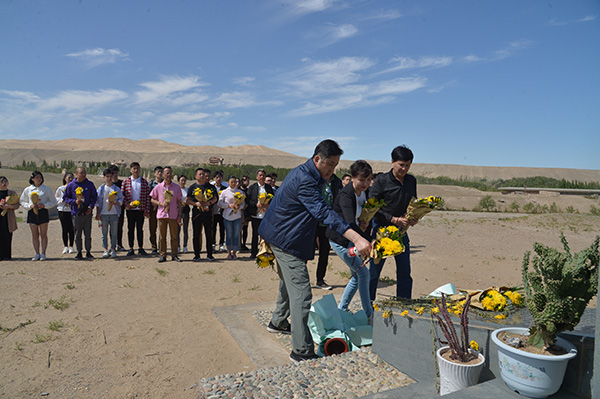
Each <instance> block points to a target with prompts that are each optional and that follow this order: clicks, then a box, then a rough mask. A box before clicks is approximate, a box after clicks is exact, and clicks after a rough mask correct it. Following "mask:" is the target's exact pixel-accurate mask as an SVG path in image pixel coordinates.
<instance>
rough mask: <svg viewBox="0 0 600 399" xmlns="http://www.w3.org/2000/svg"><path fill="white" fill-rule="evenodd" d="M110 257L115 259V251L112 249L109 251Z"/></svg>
mask: <svg viewBox="0 0 600 399" xmlns="http://www.w3.org/2000/svg"><path fill="white" fill-rule="evenodd" d="M110 257H111V258H116V257H117V251H115V250H114V249H113V250H112V251H110Z"/></svg>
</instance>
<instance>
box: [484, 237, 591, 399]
mask: <svg viewBox="0 0 600 399" xmlns="http://www.w3.org/2000/svg"><path fill="white" fill-rule="evenodd" d="M560 239H561V241H562V244H563V247H564V250H565V252H560V251H558V250H556V249H554V248H550V247H547V246H544V245H542V244H539V243H535V244H534V246H533V248H534V251H535V255H534V256H533V259H532V260H531V262H530V253H529V251H528V252H527V253H525V257H524V259H523V285H524V287H525V295H526V297H525V306H527V308H528V310H529V312H530V313H531V318H532V326H531V328H529V329H526V328H503V329H500V330H496V331H494V332H493V334H492V341H493V342H494V343H495V344H496V345H497V346H498V361H499V367H500V370H501V376H502V379H503V380H504V382H505V383H506V385H508V387H509V388H511V389H512V390H514V391H517V392H519V393H520V394H523V395H525V396H530V397H534V398H545V397H547V396H549V395H552V394H553V393H555V392H557V391H558V390H559V389H560V386H561V384H562V381H563V378H564V374H565V371H566V368H567V364H568V362H569V360H570V359H572V358H574V357H575V356H576V355H577V350H576V349H575V347H574V346H573V345H572V344H571V343H570V342H568V341H567V340H565V339H562V338H560V337H557V336H556V335H557V334H558V333H560V332H563V331H571V330H573V329H574V328H575V326H576V325H577V324H578V323H579V320H580V319H581V316H582V315H583V312H584V310H585V308H586V306H587V304H588V302H589V301H590V299H592V297H593V296H594V295H596V293H597V292H598V267H599V260H600V252H598V244H599V242H600V236H599V237H596V240H595V241H594V243H593V244H592V245H591V246H590V247H589V248H587V249H585V250H583V251H581V252H579V253H576V254H572V253H571V250H570V249H569V245H568V243H567V240H566V239H565V237H564V235H562V234H561V237H560ZM530 266H531V268H530ZM526 350H527V351H526Z"/></svg>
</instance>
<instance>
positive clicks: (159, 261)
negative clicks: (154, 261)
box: [158, 256, 167, 263]
mask: <svg viewBox="0 0 600 399" xmlns="http://www.w3.org/2000/svg"><path fill="white" fill-rule="evenodd" d="M166 261H167V257H166V256H161V257H160V258H158V263H163V262H166Z"/></svg>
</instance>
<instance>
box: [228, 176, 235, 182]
mask: <svg viewBox="0 0 600 399" xmlns="http://www.w3.org/2000/svg"><path fill="white" fill-rule="evenodd" d="M231 179H237V176H234V175H229V177H228V178H227V181H229V180H231Z"/></svg>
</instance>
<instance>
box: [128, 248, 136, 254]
mask: <svg viewBox="0 0 600 399" xmlns="http://www.w3.org/2000/svg"><path fill="white" fill-rule="evenodd" d="M133 255H135V251H134V250H133V248H131V249H130V250H129V251H127V255H126V256H133Z"/></svg>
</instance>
